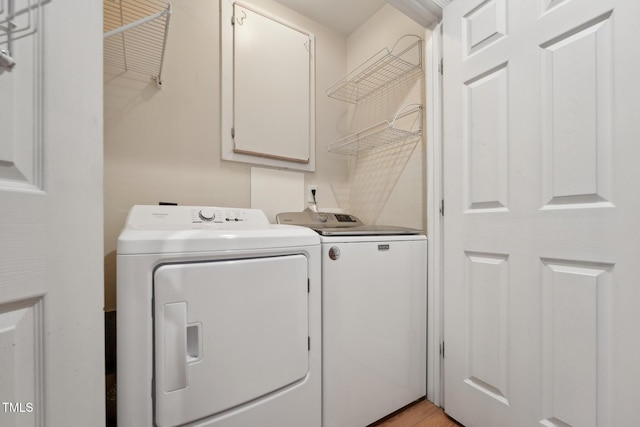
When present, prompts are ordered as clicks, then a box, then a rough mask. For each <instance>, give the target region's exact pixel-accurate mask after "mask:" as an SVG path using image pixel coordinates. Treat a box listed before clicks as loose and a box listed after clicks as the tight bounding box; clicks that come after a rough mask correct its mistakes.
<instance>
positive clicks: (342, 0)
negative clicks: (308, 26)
mask: <svg viewBox="0 0 640 427" xmlns="http://www.w3.org/2000/svg"><path fill="white" fill-rule="evenodd" d="M276 1H277V2H278V3H281V4H283V5H285V6H286V7H288V8H289V9H291V10H293V11H295V12H298V13H300V14H302V15H304V16H306V17H308V18H310V19H312V20H314V21H316V22H319V23H320V24H323V25H326V26H327V27H329V28H332V29H334V30H336V31H338V32H339V33H342V34H344V35H349V34H351V33H352V32H353V31H354V30H355V29H356V28H358V27H360V25H362V24H363V23H364V22H366V21H367V20H368V19H369V18H371V17H372V16H373V15H374V14H375V13H376V12H377V11H378V10H380V8H381V7H382V6H384V4H385V0H276Z"/></svg>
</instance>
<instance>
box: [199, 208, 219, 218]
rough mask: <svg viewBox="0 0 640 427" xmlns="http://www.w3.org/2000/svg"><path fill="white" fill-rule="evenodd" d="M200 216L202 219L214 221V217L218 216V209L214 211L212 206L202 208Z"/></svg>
mask: <svg viewBox="0 0 640 427" xmlns="http://www.w3.org/2000/svg"><path fill="white" fill-rule="evenodd" d="M198 216H200V219H202V220H203V221H213V219H214V218H215V217H216V211H214V210H213V209H212V208H202V209H200V212H199V213H198Z"/></svg>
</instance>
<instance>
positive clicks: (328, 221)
mask: <svg viewBox="0 0 640 427" xmlns="http://www.w3.org/2000/svg"><path fill="white" fill-rule="evenodd" d="M276 220H277V221H278V224H292V225H303V226H305V227H310V228H315V229H317V228H334V227H359V226H362V225H363V224H362V221H360V220H359V219H358V218H357V217H356V216H355V215H349V214H341V213H330V212H311V211H303V212H282V213H279V214H278V215H276Z"/></svg>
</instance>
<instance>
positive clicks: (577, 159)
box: [443, 0, 640, 427]
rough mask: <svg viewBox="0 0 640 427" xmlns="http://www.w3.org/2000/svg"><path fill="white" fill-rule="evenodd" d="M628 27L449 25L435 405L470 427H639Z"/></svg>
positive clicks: (542, 19)
mask: <svg viewBox="0 0 640 427" xmlns="http://www.w3.org/2000/svg"><path fill="white" fill-rule="evenodd" d="M639 16H640V6H639V4H638V2H636V1H634V0H602V1H586V0H539V1H515V0H514V1H508V0H456V1H454V2H453V3H452V4H451V5H450V6H448V7H447V8H446V9H445V10H444V21H443V23H444V147H445V148H444V168H445V172H444V191H445V207H446V211H445V214H446V216H445V219H444V221H445V242H444V246H445V262H444V293H445V295H444V298H445V349H446V353H445V359H444V364H445V406H446V411H447V412H448V413H449V414H450V415H451V416H453V417H454V418H456V419H458V420H459V421H461V422H462V423H463V424H464V425H465V426H467V427H474V426H478V427H486V426H492V427H498V426H504V427H517V426H533V425H544V426H556V427H560V426H562V427H567V426H580V427H584V426H622V425H633V424H634V423H635V422H636V420H637V413H635V412H637V411H634V408H636V407H637V402H635V401H634V400H635V398H636V397H637V396H638V395H640V382H639V381H638V378H639V377H640V367H639V366H640V364H638V361H637V355H638V354H640V333H639V332H638V328H637V325H638V324H639V323H640V311H639V310H638V309H637V302H638V301H640V286H639V285H638V280H637V274H638V273H637V265H638V260H637V255H638V250H637V248H638V247H640V246H639V244H640V223H639V222H638V221H637V217H638V215H637V212H638V209H639V208H640V192H638V191H637V189H636V188H635V185H634V183H637V182H640V168H639V167H638V164H637V161H638V159H640V144H638V140H639V139H640V127H639V124H640V109H639V108H638V107H637V105H635V102H637V100H638V99H640V84H639V82H640V79H638V75H637V70H638V66H639V65H640V47H639V46H640V45H638V43H637V40H638V38H639V36H640V27H639V26H638V22H637V20H638V17H639Z"/></svg>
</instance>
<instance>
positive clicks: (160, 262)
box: [117, 206, 321, 427]
mask: <svg viewBox="0 0 640 427" xmlns="http://www.w3.org/2000/svg"><path fill="white" fill-rule="evenodd" d="M319 257H320V240H319V238H318V235H317V234H316V233H314V232H312V231H311V230H308V229H304V228H300V227H294V226H283V225H272V224H269V222H268V220H267V218H266V216H265V215H264V213H263V212H262V211H260V210H256V209H230V208H211V207H193V206H134V207H133V208H132V209H131V211H130V212H129V215H128V218H127V222H126V226H125V228H124V230H123V231H122V233H121V235H120V238H119V240H118V254H117V262H118V265H117V291H118V294H117V303H118V307H117V309H118V311H117V347H118V348H117V350H118V360H117V361H118V364H117V380H118V425H119V426H121V427H134V426H135V427H145V426H202V427H204V426H211V427H246V426H254V425H255V426H262V427H300V426H313V427H320V425H321V324H320V322H321V320H320V319H321V318H320V316H321V312H320V310H321V307H320V258H319Z"/></svg>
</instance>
